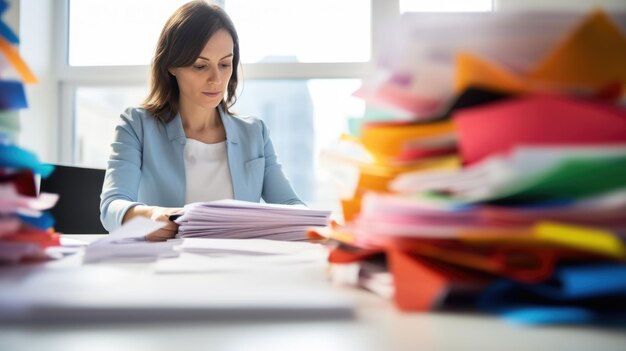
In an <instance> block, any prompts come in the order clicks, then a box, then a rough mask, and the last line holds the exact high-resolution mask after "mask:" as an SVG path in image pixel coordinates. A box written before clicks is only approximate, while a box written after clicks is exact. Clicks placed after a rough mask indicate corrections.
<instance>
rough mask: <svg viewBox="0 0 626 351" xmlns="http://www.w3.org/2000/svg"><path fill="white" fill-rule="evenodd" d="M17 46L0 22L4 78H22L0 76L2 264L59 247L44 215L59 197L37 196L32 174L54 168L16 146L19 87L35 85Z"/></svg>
mask: <svg viewBox="0 0 626 351" xmlns="http://www.w3.org/2000/svg"><path fill="white" fill-rule="evenodd" d="M7 7H8V3H7V2H6V1H0V15H1V14H2V13H4V12H5V11H6V9H7ZM18 42H19V41H18V38H17V36H16V35H15V34H14V33H13V32H12V31H11V30H10V29H9V27H8V26H7V25H6V24H5V23H4V22H2V21H0V54H1V55H2V56H3V59H4V61H6V62H7V63H9V64H10V67H2V73H3V75H2V76H4V75H5V74H10V73H11V72H10V69H13V70H14V71H15V72H14V73H17V75H19V77H20V78H21V80H7V79H4V78H3V77H1V76H0V264H6V263H19V262H23V261H28V260H36V259H45V258H47V257H49V255H48V253H47V252H46V248H47V247H51V246H58V245H59V236H58V235H57V234H54V233H52V232H51V231H50V228H51V227H52V225H53V219H52V217H51V216H50V215H49V214H48V213H46V212H45V210H47V209H49V208H51V207H52V206H54V204H55V203H56V201H57V195H54V194H42V195H41V196H37V190H36V178H35V175H36V174H39V175H40V176H41V177H44V178H45V177H47V176H48V175H49V174H50V173H51V172H52V170H53V168H52V167H51V166H47V165H43V164H41V163H40V162H39V161H38V159H37V157H36V156H35V155H34V154H32V153H30V152H28V151H26V150H24V149H22V148H20V147H18V146H16V145H15V143H14V139H15V138H16V135H17V132H18V131H19V116H18V115H17V113H16V111H17V110H18V109H21V108H25V107H27V104H26V97H25V93H24V86H23V83H34V82H36V78H35V76H34V75H33V73H32V72H31V71H30V70H29V69H28V67H27V65H26V64H25V63H24V61H23V60H22V59H21V57H20V55H19V53H18V51H17V50H16V49H15V46H14V45H17V44H18Z"/></svg>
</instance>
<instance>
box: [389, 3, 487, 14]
mask: <svg viewBox="0 0 626 351" xmlns="http://www.w3.org/2000/svg"><path fill="white" fill-rule="evenodd" d="M493 2H494V1H493V0H470V1H468V0H437V1H428V0H400V13H405V12H487V11H492V10H493V8H494V4H493Z"/></svg>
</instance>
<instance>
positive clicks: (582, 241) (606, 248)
mask: <svg viewBox="0 0 626 351" xmlns="http://www.w3.org/2000/svg"><path fill="white" fill-rule="evenodd" d="M533 232H534V236H535V237H536V238H538V239H540V240H544V241H546V242H549V243H553V244H557V245H562V246H567V247H571V248H575V249H578V250H583V251H588V252H593V253H598V254H602V255H607V256H611V257H615V258H620V259H626V247H625V246H624V244H623V243H622V241H621V240H620V239H619V238H618V237H616V236H615V235H614V234H613V233H611V232H609V231H606V230H602V229H598V228H593V227H584V226H578V225H571V224H560V223H554V222H539V223H537V224H536V225H535V226H534V227H533Z"/></svg>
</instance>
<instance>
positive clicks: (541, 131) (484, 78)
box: [323, 11, 626, 323]
mask: <svg viewBox="0 0 626 351" xmlns="http://www.w3.org/2000/svg"><path fill="white" fill-rule="evenodd" d="M454 16H457V17H458V16H459V15H453V17H454ZM481 16H483V17H481V18H478V17H476V18H475V20H479V19H484V18H485V17H486V16H491V18H490V19H488V20H487V21H486V22H487V23H489V26H490V27H489V26H488V27H481V28H483V29H484V28H486V29H488V31H483V34H484V35H488V33H492V32H495V33H500V32H507V30H504V29H503V30H500V29H501V28H509V27H514V28H516V30H517V31H518V32H524V29H523V28H525V27H523V26H525V25H528V23H526V24H524V23H525V22H524V21H523V20H521V19H520V18H518V17H514V16H522V15H511V14H490V15H481ZM512 16H513V17H512ZM550 16H556V18H553V21H551V22H548V21H546V22H542V23H550V25H553V23H560V24H561V25H563V23H568V24H570V25H571V26H572V28H573V29H571V31H570V32H569V34H567V35H562V37H561V38H560V39H559V40H556V39H554V40H552V39H550V40H547V39H546V38H543V37H539V38H540V39H535V38H537V37H535V38H533V37H532V36H528V37H517V38H516V37H513V38H511V37H510V38H509V39H510V40H513V41H515V40H517V42H518V43H526V46H525V47H528V48H534V49H536V48H537V47H541V48H543V49H544V51H543V57H541V55H537V54H536V53H535V56H534V59H535V62H534V63H533V62H531V60H529V59H526V60H522V61H524V64H523V65H522V64H519V65H514V64H512V63H511V62H512V61H511V57H513V55H511V54H510V53H508V52H506V51H505V52H503V53H502V54H501V55H498V52H500V51H499V50H502V47H501V46H498V45H495V48H494V45H492V46H489V45H487V44H486V43H485V42H489V40H484V41H481V40H476V42H478V43H479V44H477V48H476V53H473V52H472V51H471V49H472V48H471V47H470V46H469V45H470V44H468V43H465V42H462V43H460V44H459V43H456V44H458V45H457V46H455V47H454V50H451V51H453V52H454V53H455V56H454V60H453V61H454V63H455V66H454V71H453V72H454V73H453V74H452V76H453V77H454V78H453V80H450V81H449V82H450V83H451V84H450V89H449V90H448V91H447V92H443V91H445V89H440V90H438V91H437V92H436V93H435V94H431V96H429V99H430V100H429V101H431V102H432V101H439V102H440V104H439V106H444V105H447V106H449V107H447V108H440V109H439V110H438V112H432V111H431V112H429V113H431V116H436V117H431V118H428V117H427V116H426V115H424V114H422V115H416V119H417V120H416V121H415V122H412V123H406V122H402V123H401V124H398V125H397V126H393V127H392V126H391V125H390V124H389V123H388V122H386V123H387V124H386V125H385V128H380V125H376V124H374V125H373V126H368V125H365V126H364V127H363V131H362V137H361V142H362V143H363V144H364V145H366V148H367V149H368V150H370V151H371V152H372V153H373V154H375V155H376V157H375V158H376V159H377V160H379V161H380V160H384V159H387V160H390V159H391V160H394V161H395V160H398V159H402V157H403V156H404V155H407V154H410V155H411V156H416V157H417V158H419V157H420V156H428V157H431V156H433V155H435V154H437V152H434V153H432V152H430V151H432V149H428V148H424V147H422V146H423V145H432V144H437V143H429V141H430V140H438V139H447V140H452V137H450V135H454V136H455V140H456V148H457V149H458V154H459V156H460V160H461V164H462V167H461V168H460V169H456V170H455V169H448V170H427V171H424V170H422V171H418V172H403V173H401V174H397V175H396V176H395V177H393V179H389V180H388V182H387V183H386V189H384V190H385V191H377V190H380V189H371V190H364V191H362V192H361V193H360V197H361V203H360V210H359V211H358V213H356V214H354V215H353V217H352V218H348V220H347V221H346V223H345V224H342V225H336V226H335V227H334V228H332V230H330V231H329V232H327V233H323V234H324V235H326V236H329V237H330V238H331V239H332V240H331V242H333V243H334V246H333V248H332V250H331V255H330V261H331V263H332V267H333V277H334V278H335V279H337V280H339V281H343V282H347V283H350V284H354V285H358V286H362V287H365V288H367V289H369V290H372V291H374V292H377V293H378V294H380V295H382V296H387V297H392V298H393V299H394V301H395V303H396V305H397V306H398V307H399V308H401V309H403V310H421V311H424V310H436V309H445V308H449V307H452V306H455V307H456V306H459V305H460V306H464V307H467V306H473V307H479V308H480V309H481V310H483V311H489V312H495V313H500V314H503V315H504V316H506V317H508V318H511V319H512V320H515V321H518V322H523V323H626V246H625V241H626V108H624V106H622V105H621V104H620V101H621V100H622V99H623V97H624V94H623V93H624V91H625V90H624V86H625V85H626V65H624V62H626V36H625V35H624V33H623V30H622V29H621V28H619V26H618V25H616V24H615V22H614V20H613V19H612V18H611V17H609V16H607V15H606V14H604V13H603V12H599V11H598V12H594V13H592V14H590V15H589V16H587V17H586V18H585V19H584V20H582V21H581V22H579V23H578V24H575V25H574V24H572V21H571V19H570V18H569V17H567V19H568V20H567V21H563V20H562V19H563V17H559V16H558V15H555V14H549V15H546V14H544V15H541V16H538V17H537V18H535V19H533V20H531V21H530V22H532V21H539V20H540V19H543V20H547V19H550ZM568 16H570V15H568ZM522 17H523V16H522ZM559 18H560V19H561V21H558V20H556V19H559ZM413 20H415V21H416V20H417V19H416V18H412V17H410V16H409V18H408V19H407V18H404V21H405V24H406V23H407V22H406V21H409V22H410V21H413ZM579 20H580V19H579ZM470 22H471V20H470ZM420 23H423V22H420ZM441 23H444V24H445V23H448V24H452V23H457V22H456V21H450V20H446V19H444V20H443V21H440V22H438V24H437V25H441ZM484 23H485V22H484V21H483V22H481V24H480V25H482V26H485V24H484ZM465 24H467V23H465ZM480 25H479V26H480ZM516 25H520V26H522V27H516ZM563 26H564V27H567V26H565V25H563ZM456 28H458V26H457V27H456ZM468 28H471V27H468ZM533 30H536V29H535V28H532V29H528V30H527V32H528V31H531V32H532V31H533ZM559 33H561V34H562V31H561V32H559ZM498 35H499V34H498ZM550 35H553V34H552V33H551V34H550ZM550 35H548V36H550ZM496 36H497V35H496ZM412 38H413V39H412V40H415V37H412ZM514 39H515V40H514ZM532 40H537V41H540V42H541V43H539V44H538V45H534V46H533V45H532ZM542 40H543V41H542ZM545 41H548V42H550V45H546V42H545ZM494 42H495V43H500V42H499V41H498V40H492V42H491V44H493V43H494ZM406 45H407V44H406V43H405V44H404V46H403V47H405V48H406ZM431 45H434V46H436V47H437V49H438V50H440V51H441V50H442V47H445V45H443V44H442V42H441V41H439V42H437V43H434V44H433V43H431ZM481 45H482V46H481ZM507 45H509V44H507ZM424 47H426V46H424ZM413 49H414V48H413ZM416 51H418V50H408V51H407V52H410V53H414V52H416ZM516 54H519V52H517V53H516ZM481 55H482V56H481ZM507 55H508V56H507ZM444 56H445V55H444ZM518 56H519V57H526V58H528V57H533V55H526V56H524V55H518ZM485 57H487V58H489V59H487V58H485ZM499 58H500V59H501V60H502V61H503V62H507V65H502V66H498V65H496V63H493V62H498V59H499ZM408 61H411V60H408ZM490 61H493V62H490ZM537 62H538V63H537ZM389 66H390V67H393V68H395V69H400V70H401V73H402V74H406V72H407V67H409V66H408V65H407V64H406V63H405V64H403V65H398V64H397V63H396V64H389ZM444 66H445V65H444V64H441V65H440V68H441V67H444ZM429 67H430V66H429ZM505 67H506V68H505ZM512 67H516V68H512ZM520 67H524V69H520ZM402 70H403V71H402ZM440 72H441V70H440ZM390 76H392V77H393V76H394V75H393V74H391V75H390ZM415 77H418V76H417V75H416V76H415ZM415 79H416V80H419V79H422V80H423V77H422V78H415ZM385 84H389V81H387V82H386V83H385ZM420 84H421V85H422V86H424V85H427V84H425V83H424V82H423V81H422V82H421V83H420ZM420 84H413V86H412V87H411V88H410V89H409V88H407V89H406V91H405V93H406V92H407V91H410V92H411V93H413V94H414V95H415V97H416V99H420V95H419V94H418V93H416V91H419V89H418V88H416V86H419V85H420ZM434 86H439V87H441V86H445V84H439V85H436V84H434ZM442 92H443V93H442ZM387 93H388V91H387ZM405 95H406V94H405ZM435 95H436V96H437V98H434V97H433V96H435ZM382 97H385V96H384V94H383V96H382ZM382 97H381V96H377V97H376V99H378V100H380V99H381V98H382ZM455 97H456V98H455ZM421 99H422V100H424V99H425V98H424V97H421ZM445 99H449V100H448V101H453V103H449V104H446V103H443V102H442V101H445ZM422 100H418V101H416V102H415V104H416V105H420V106H425V105H424V104H423V101H422ZM385 101H387V102H389V101H390V99H385ZM432 105H433V106H434V105H436V104H435V103H433V104H432ZM403 106H407V104H406V103H405V104H404V105H403ZM425 110H426V108H424V111H425ZM400 125H402V127H400ZM417 126H419V127H417ZM369 128H372V129H371V130H370V129H369ZM418 130H419V132H418ZM431 131H433V133H432V134H429V132H431ZM408 135H410V137H407V136H408ZM444 135H445V136H444ZM394 136H395V137H394ZM406 140H411V141H410V142H408V143H407V142H406ZM422 141H424V142H422ZM437 145H443V144H437ZM451 145H452V144H447V145H446V147H447V146H451ZM444 149H445V152H444V151H443V150H444ZM426 150H428V151H426ZM439 150H441V151H442V153H443V154H446V155H448V154H447V152H450V153H451V152H453V149H452V148H449V149H446V148H445V147H441V148H440V149H439ZM346 274H347V275H346Z"/></svg>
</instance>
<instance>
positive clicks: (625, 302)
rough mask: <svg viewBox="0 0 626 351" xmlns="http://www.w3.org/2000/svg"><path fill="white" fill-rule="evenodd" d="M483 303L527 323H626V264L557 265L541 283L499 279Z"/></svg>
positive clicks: (497, 311)
mask: <svg viewBox="0 0 626 351" xmlns="http://www.w3.org/2000/svg"><path fill="white" fill-rule="evenodd" d="M478 304H479V307H480V308H481V309H483V310H486V311H488V312H493V313H498V314H501V315H502V316H503V317H505V318H507V319H509V320H511V321H514V322H517V323H523V324H553V323H558V324H580V323H594V324H624V325H626V264H623V263H597V264H588V265H579V266H569V267H561V268H559V269H557V271H556V272H555V275H554V277H553V279H551V280H549V281H547V282H545V283H541V284H520V283H517V282H513V281H509V280H499V281H496V282H495V283H493V284H492V285H490V286H489V287H488V288H487V289H486V290H485V292H484V293H483V294H482V295H481V296H480V297H479V301H478Z"/></svg>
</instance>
